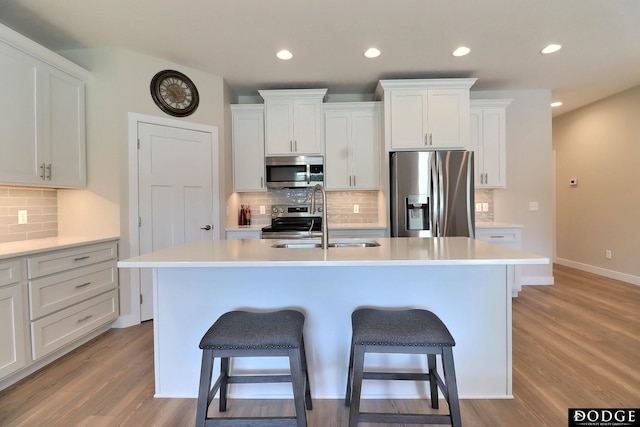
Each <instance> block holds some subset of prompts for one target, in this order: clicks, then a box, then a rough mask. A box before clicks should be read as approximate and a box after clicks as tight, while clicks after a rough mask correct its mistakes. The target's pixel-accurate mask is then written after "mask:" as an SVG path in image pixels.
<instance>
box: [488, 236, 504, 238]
mask: <svg viewBox="0 0 640 427" xmlns="http://www.w3.org/2000/svg"><path fill="white" fill-rule="evenodd" d="M491 238H492V239H504V236H491Z"/></svg>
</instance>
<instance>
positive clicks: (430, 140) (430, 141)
mask: <svg viewBox="0 0 640 427" xmlns="http://www.w3.org/2000/svg"><path fill="white" fill-rule="evenodd" d="M429 145H433V134H432V133H430V134H429Z"/></svg>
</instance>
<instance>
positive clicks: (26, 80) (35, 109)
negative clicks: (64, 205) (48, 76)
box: [0, 42, 43, 184]
mask: <svg viewBox="0 0 640 427" xmlns="http://www.w3.org/2000/svg"><path fill="white" fill-rule="evenodd" d="M0 75H1V76H2V81H0V99H2V100H3V101H2V102H0V117H2V126H0V182H2V183H7V184H12V183H16V184H29V183H40V182H42V179H41V178H40V165H41V164H42V162H41V161H42V158H41V156H42V154H41V150H40V146H41V135H42V131H43V129H42V126H43V120H42V105H41V104H40V103H39V100H40V99H41V96H40V92H38V85H37V76H38V62H37V60H36V59H35V58H33V57H32V56H30V55H27V54H26V53H24V52H22V51H19V50H17V49H15V48H13V47H11V46H8V45H6V44H4V43H2V42H0Z"/></svg>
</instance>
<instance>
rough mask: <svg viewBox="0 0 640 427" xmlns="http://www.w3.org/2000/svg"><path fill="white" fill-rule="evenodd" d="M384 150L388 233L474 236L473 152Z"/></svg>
mask: <svg viewBox="0 0 640 427" xmlns="http://www.w3.org/2000/svg"><path fill="white" fill-rule="evenodd" d="M389 155H390V159H389V163H390V178H391V188H390V195H391V197H390V199H391V236H392V237H449V236H467V237H475V212H474V197H473V191H474V182H473V152H472V151H398V152H392V153H390V154H389Z"/></svg>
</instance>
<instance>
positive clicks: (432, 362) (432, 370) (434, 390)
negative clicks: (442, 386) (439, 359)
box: [427, 354, 439, 409]
mask: <svg viewBox="0 0 640 427" xmlns="http://www.w3.org/2000/svg"><path fill="white" fill-rule="evenodd" d="M427 360H428V361H429V388H430V389H431V407H432V408H433V409H438V407H439V404H438V381H437V380H436V372H437V367H436V355H435V354H427Z"/></svg>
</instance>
